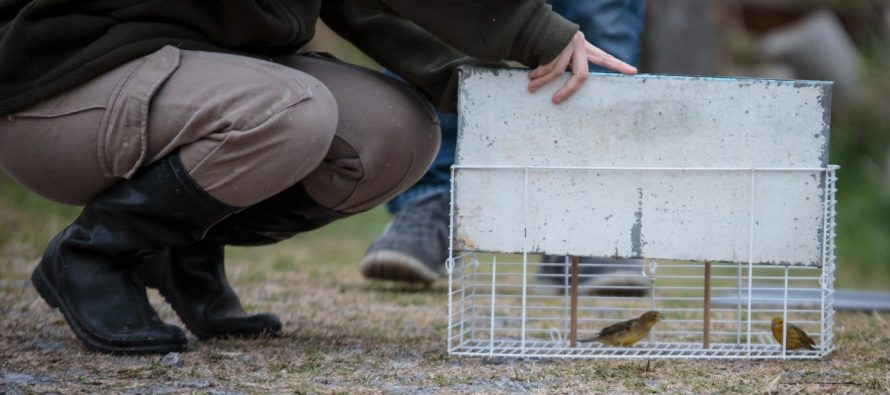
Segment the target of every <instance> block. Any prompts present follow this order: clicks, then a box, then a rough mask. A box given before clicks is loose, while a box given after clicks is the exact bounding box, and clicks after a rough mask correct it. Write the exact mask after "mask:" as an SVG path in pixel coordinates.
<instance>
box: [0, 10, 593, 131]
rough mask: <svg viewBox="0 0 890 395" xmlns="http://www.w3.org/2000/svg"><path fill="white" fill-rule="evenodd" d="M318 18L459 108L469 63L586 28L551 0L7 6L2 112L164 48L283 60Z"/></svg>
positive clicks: (556, 47) (541, 52)
mask: <svg viewBox="0 0 890 395" xmlns="http://www.w3.org/2000/svg"><path fill="white" fill-rule="evenodd" d="M319 16H320V17H321V18H322V20H324V21H325V22H326V23H327V24H328V25H330V26H331V27H332V28H333V29H334V30H335V31H336V32H337V33H339V34H340V35H341V36H343V37H344V38H345V39H347V40H348V41H350V42H352V43H354V44H355V45H356V46H357V47H358V48H359V49H361V50H363V51H365V52H366V53H367V54H368V55H370V56H371V57H372V58H374V59H375V60H376V61H378V62H379V63H380V64H382V65H384V66H385V67H387V68H390V69H392V70H394V71H395V72H397V73H398V74H399V75H401V76H402V77H404V78H405V79H406V80H408V81H409V82H410V83H412V84H414V85H415V86H417V87H418V88H420V89H421V90H422V91H423V92H424V93H425V94H426V95H427V96H428V98H429V99H430V100H432V101H433V102H434V103H435V104H437V105H438V106H439V107H440V108H443V109H453V107H454V98H455V93H456V72H455V68H456V66H457V65H460V64H480V63H497V62H499V61H502V60H515V61H519V62H521V63H523V64H526V65H529V66H536V65H538V64H541V63H546V62H549V61H550V60H552V59H553V58H555V57H556V55H557V54H559V52H560V51H561V50H562V48H564V47H565V46H566V45H567V44H568V42H569V40H570V39H571V36H572V35H573V34H574V33H575V32H576V31H577V30H578V27H577V25H575V24H573V23H570V22H568V21H566V20H565V19H563V18H562V17H560V16H559V15H557V14H555V13H553V12H552V11H551V10H550V7H549V6H547V5H545V4H544V1H543V0H289V1H287V0H254V1H247V0H203V1H202V0H91V1H89V0H0V114H7V113H13V112H16V111H19V110H22V109H25V108H27V107H29V106H31V105H33V104H35V103H36V102H38V101H40V100H43V99H46V98H49V97H52V96H53V95H56V94H59V93H61V92H63V91H65V90H68V89H71V88H73V87H75V86H77V85H79V84H81V83H83V82H86V81H88V80H89V79H92V78H94V77H97V76H99V75H101V74H102V73H104V72H106V71H108V70H110V69H112V68H114V67H116V66H118V65H121V64H123V63H125V62H127V61H130V60H133V59H135V58H138V57H141V56H144V55H147V54H149V53H152V52H154V51H157V50H158V49H160V48H161V47H163V46H165V45H174V46H177V47H180V48H183V49H192V50H205V51H218V52H229V53H236V54H243V55H248V56H255V57H261V58H270V59H271V58H274V57H275V56H280V55H285V54H291V53H294V52H296V51H298V50H299V49H300V48H301V47H302V46H303V45H305V44H306V43H307V42H308V41H309V40H311V39H312V37H313V35H314V33H315V22H316V20H317V19H318V18H319Z"/></svg>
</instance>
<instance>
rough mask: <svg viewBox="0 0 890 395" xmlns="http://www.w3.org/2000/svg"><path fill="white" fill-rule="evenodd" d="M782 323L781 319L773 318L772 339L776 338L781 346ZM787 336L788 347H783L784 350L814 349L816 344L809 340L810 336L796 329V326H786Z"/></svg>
mask: <svg viewBox="0 0 890 395" xmlns="http://www.w3.org/2000/svg"><path fill="white" fill-rule="evenodd" d="M782 322H783V321H782V319H781V318H779V317H776V318H773V324H772V329H773V337H774V338H776V341H777V342H779V344H782ZM787 336H788V345H787V346H786V347H785V349H786V350H797V349H798V348H806V349H807V350H815V349H816V348H815V347H816V342H814V341H813V339H810V336H809V335H807V333H806V332H804V331H803V329H800V328H798V327H797V325H794V324H788V334H787Z"/></svg>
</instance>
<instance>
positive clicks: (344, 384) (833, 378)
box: [0, 179, 890, 394]
mask: <svg viewBox="0 0 890 395" xmlns="http://www.w3.org/2000/svg"><path fill="white" fill-rule="evenodd" d="M74 215H76V210H75V209H73V208H70V207H63V206H58V205H55V204H52V203H48V202H46V201H44V200H42V199H40V198H39V197H36V196H34V195H32V194H30V193H27V192H24V191H22V190H21V189H20V188H18V187H16V186H14V184H13V183H12V182H11V181H9V180H7V179H0V317H2V320H0V393H3V392H4V391H6V392H8V393H45V392H59V393H76V392H89V393H110V392H119V393H127V394H161V393H213V394H224V393H228V394H236V393H248V394H253V393H281V392H292V393H350V394H352V393H358V394H362V393H380V392H386V393H399V394H427V393H516V392H529V393H566V394H568V393H583V392H587V393H590V392H610V393H614V392H630V393H662V392H666V393H725V392H734V393H749V392H766V393H796V392H801V393H812V392H831V393H835V392H838V393H846V392H849V393H886V392H887V391H890V375H888V373H887V372H888V371H890V336H888V333H890V315H887V314H884V315H878V314H855V313H842V314H840V315H839V316H838V317H837V328H836V334H837V339H836V345H837V347H838V350H837V351H836V352H835V353H833V354H832V355H831V356H830V357H828V358H827V359H825V360H823V361H809V362H781V361H769V362H767V361H689V360H679V361H653V362H652V364H651V366H650V369H649V371H648V372H647V371H645V365H646V362H645V361H630V360H616V361H565V360H557V359H546V360H535V359H530V360H512V359H507V360H504V359H484V358H457V357H450V356H448V355H447V354H446V353H445V340H444V339H445V327H446V311H445V310H446V309H445V306H446V296H445V293H446V287H447V284H443V283H437V284H434V285H433V286H432V287H431V288H430V289H423V288H414V287H406V286H400V285H395V284H386V283H378V282H368V281H366V280H364V279H362V278H361V275H360V274H359V271H358V265H357V262H358V260H359V259H360V257H361V254H362V253H363V251H364V248H365V246H366V245H367V243H368V242H369V241H370V240H372V239H373V238H374V237H375V236H376V234H377V232H379V230H380V229H381V228H382V227H383V225H384V224H385V222H386V221H387V220H388V215H387V214H386V213H385V212H384V211H382V210H379V209H378V210H375V211H372V212H369V213H366V214H362V215H359V216H355V217H352V218H349V219H346V220H343V221H340V222H338V223H335V224H333V225H331V226H329V227H326V228H324V229H322V230H319V231H316V232H312V233H308V234H304V235H300V236H298V237H297V238H295V239H292V240H289V241H287V242H284V243H281V244H278V245H276V246H271V247H263V248H230V249H229V250H228V260H229V261H228V267H227V269H228V274H229V277H230V279H231V280H232V283H233V284H234V286H235V288H236V290H237V291H238V292H239V294H240V295H241V297H242V300H243V302H244V304H245V307H246V308H248V309H249V310H251V311H271V312H275V313H277V314H279V315H280V317H281V319H282V320H283V322H284V335H283V336H282V337H280V338H264V339H259V340H214V341H208V342H202V341H197V340H196V339H194V338H191V339H190V340H191V343H190V351H189V352H187V353H183V354H182V355H181V357H182V360H183V361H182V364H181V365H180V366H167V365H165V364H163V363H162V356H137V357H128V356H109V355H102V354H96V353H93V352H90V351H87V350H86V349H84V348H83V347H82V346H81V345H80V343H79V342H78V341H77V340H76V339H75V338H74V336H73V335H72V333H71V332H70V330H69V329H68V327H67V326H66V324H65V322H64V319H63V318H62V316H61V314H60V313H59V312H58V311H56V310H53V309H50V308H49V307H48V306H47V305H46V304H45V303H43V301H42V300H40V298H39V297H38V296H37V294H36V292H35V291H34V290H33V288H32V287H31V285H30V282H29V275H30V271H31V270H32V268H33V266H34V265H35V264H36V262H37V260H38V259H39V256H40V254H41V252H42V248H43V245H44V244H45V243H46V241H48V239H49V238H50V237H51V236H52V235H53V234H54V233H55V232H56V231H58V230H59V229H61V227H63V226H64V225H65V224H67V223H68V222H69V221H70V220H71V219H72V218H73V216H74ZM841 267H843V266H841ZM151 299H152V302H153V303H154V304H155V306H156V308H157V309H158V311H159V313H160V314H161V316H162V318H163V319H164V320H166V321H168V322H171V323H176V324H178V325H181V323H180V322H179V321H178V320H177V318H176V317H175V314H173V312H172V310H171V309H170V308H169V306H167V305H165V304H164V303H163V300H162V299H161V298H160V297H159V296H158V295H157V294H155V293H152V294H151Z"/></svg>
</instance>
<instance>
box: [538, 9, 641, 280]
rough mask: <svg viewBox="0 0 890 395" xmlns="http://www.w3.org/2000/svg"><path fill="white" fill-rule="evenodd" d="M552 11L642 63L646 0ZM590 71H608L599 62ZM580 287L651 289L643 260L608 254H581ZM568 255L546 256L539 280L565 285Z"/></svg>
mask: <svg viewBox="0 0 890 395" xmlns="http://www.w3.org/2000/svg"><path fill="white" fill-rule="evenodd" d="M548 2H549V3H550V4H551V5H552V6H553V10H554V11H556V12H558V13H560V14H562V15H563V16H565V17H566V18H567V19H569V20H571V21H574V22H575V23H577V24H578V25H580V26H581V31H582V32H583V33H584V36H585V38H587V40H588V41H590V42H591V43H592V44H593V45H596V46H597V47H599V48H601V49H602V50H604V51H606V52H608V53H610V54H612V55H614V56H615V57H617V58H618V59H621V60H623V61H625V62H627V63H629V64H631V65H633V66H635V67H639V63H640V39H641V36H642V31H643V0H548ZM591 71H598V72H609V71H607V70H605V69H603V68H601V67H598V66H596V65H591ZM579 262H580V263H582V264H583V265H582V266H581V269H580V273H579V274H580V275H581V277H580V280H579V281H580V284H579V285H580V286H581V289H582V290H583V291H584V292H586V293H591V294H600V295H627V296H641V295H644V294H645V293H646V292H648V287H647V286H648V282H647V280H646V279H645V278H644V277H643V274H642V268H641V266H642V263H643V261H642V260H639V259H614V258H609V257H581V258H580V259H579ZM567 267H568V265H567V264H566V257H564V256H554V255H545V256H544V257H543V259H542V262H541V269H540V273H539V276H538V277H539V280H540V282H542V283H544V284H549V285H551V286H554V287H556V288H557V289H559V292H561V291H562V290H561V287H562V286H564V279H565V271H566V268H567Z"/></svg>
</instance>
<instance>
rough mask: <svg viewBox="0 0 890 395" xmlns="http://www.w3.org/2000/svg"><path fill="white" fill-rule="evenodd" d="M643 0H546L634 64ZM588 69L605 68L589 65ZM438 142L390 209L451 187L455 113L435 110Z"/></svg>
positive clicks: (593, 39) (636, 62)
mask: <svg viewBox="0 0 890 395" xmlns="http://www.w3.org/2000/svg"><path fill="white" fill-rule="evenodd" d="M643 2H644V0H548V3H550V5H551V6H553V10H554V11H556V12H557V13H559V14H560V15H562V16H564V17H565V18H566V19H568V20H570V21H573V22H575V23H577V24H578V25H580V26H581V32H582V33H584V36H585V37H586V38H587V41H590V42H591V43H592V44H593V45H596V46H597V47H599V48H600V49H602V50H603V51H606V52H608V53H610V54H612V55H614V56H615V57H616V58H618V59H621V60H623V61H625V62H627V63H630V64H632V65H634V66H639V63H640V37H641V36H642V33H643ZM590 70H591V71H600V72H602V71H607V70H605V69H603V68H601V67H599V66H594V65H591V68H590ZM438 115H439V121H440V123H441V126H442V145H441V147H440V148H439V153H438V154H437V155H436V159H435V160H433V164H432V165H431V166H430V168H429V170H427V172H426V173H425V174H424V175H423V177H422V178H421V179H420V181H418V182H417V183H416V184H414V186H412V187H411V188H409V189H408V190H406V191H405V192H402V193H401V194H400V195H398V196H396V197H395V198H393V199H392V200H390V201H389V202H388V203H387V204H386V207H387V208H388V209H389V211H390V212H392V213H395V212H396V211H399V209H401V208H402V206H404V205H405V204H407V203H409V202H411V201H413V200H415V199H420V198H423V197H425V196H429V195H432V194H436V193H441V192H447V191H448V190H449V189H450V188H451V183H450V179H451V165H453V164H454V150H455V148H456V146H457V116H455V115H451V114H443V113H441V112H439V113H438Z"/></svg>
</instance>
